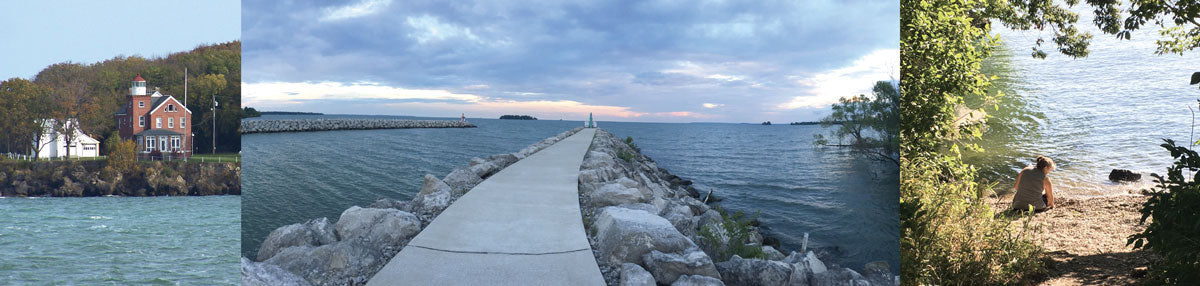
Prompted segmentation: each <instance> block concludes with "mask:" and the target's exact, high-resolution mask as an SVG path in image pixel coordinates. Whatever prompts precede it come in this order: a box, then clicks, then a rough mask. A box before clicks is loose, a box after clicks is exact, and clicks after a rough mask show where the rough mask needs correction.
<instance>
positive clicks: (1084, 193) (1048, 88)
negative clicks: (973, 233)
mask: <svg viewBox="0 0 1200 286" xmlns="http://www.w3.org/2000/svg"><path fill="white" fill-rule="evenodd" d="M1079 6H1080V7H1076V8H1075V9H1073V11H1075V12H1077V13H1080V21H1079V24H1078V27H1079V28H1080V30H1082V31H1089V32H1091V33H1092V34H1093V36H1094V38H1093V39H1092V44H1091V47H1090V48H1089V49H1090V50H1091V54H1090V55H1089V56H1088V57H1086V58H1079V59H1071V58H1070V57H1067V56H1064V55H1061V54H1057V53H1056V52H1053V44H1049V43H1047V45H1049V46H1047V48H1048V49H1049V50H1051V51H1050V56H1049V57H1048V58H1046V59H1034V58H1032V57H1030V56H1029V53H1030V49H1029V48H1030V47H1031V46H1032V45H1033V43H1034V41H1035V40H1036V39H1037V36H1038V34H1037V32H1014V31H1009V30H1005V29H1003V28H998V29H997V32H996V33H995V34H996V35H999V36H1000V38H1001V39H1002V41H1003V42H1004V43H1005V45H1004V46H1003V47H1002V48H1001V50H999V51H997V54H998V55H997V56H996V57H994V58H993V59H990V60H989V62H988V63H987V64H985V68H984V71H985V73H990V74H991V75H996V76H999V80H998V85H999V86H1000V88H1001V89H1002V90H1004V91H1005V93H1006V94H1007V96H1006V98H1002V99H1001V103H1000V105H1001V109H1004V110H1001V111H995V110H992V109H990V108H989V109H988V110H987V111H988V112H989V113H991V114H992V115H993V116H995V118H991V119H989V130H991V131H989V132H990V133H991V134H985V135H984V141H983V142H982V143H981V145H982V146H983V147H984V149H986V151H985V153H986V154H985V155H977V156H972V158H971V160H969V162H971V163H974V164H976V165H978V166H980V168H981V169H982V172H983V174H982V175H983V176H984V178H987V179H989V180H991V181H994V182H996V183H998V184H999V186H998V187H997V188H998V189H1001V190H1011V189H1012V184H1013V182H1014V181H1015V176H1016V173H1017V171H1018V170H1020V169H1021V168H1023V167H1024V166H1027V165H1031V164H1033V160H1034V157H1036V156H1037V155H1046V156H1049V157H1050V158H1053V159H1054V160H1055V163H1057V165H1058V168H1057V170H1056V171H1055V172H1053V173H1051V178H1052V180H1053V182H1054V187H1055V188H1054V191H1055V192H1056V193H1061V194H1062V195H1064V196H1075V197H1092V196H1108V195H1117V194H1125V193H1129V192H1131V191H1132V192H1135V193H1136V191H1137V190H1141V189H1145V188H1149V187H1151V186H1152V183H1151V178H1150V176H1149V174H1150V173H1159V174H1163V173H1165V171H1166V168H1167V167H1168V166H1170V165H1171V162H1172V159H1171V157H1170V153H1168V152H1167V151H1166V150H1165V149H1163V148H1162V147H1160V146H1159V145H1161V144H1163V141H1162V139H1163V138H1167V139H1172V140H1175V141H1176V143H1177V144H1182V145H1184V146H1187V145H1188V144H1189V138H1191V140H1196V139H1200V133H1197V134H1196V136H1195V137H1193V135H1192V134H1191V131H1192V129H1191V125H1192V117H1193V114H1192V112H1191V111H1189V110H1188V107H1189V106H1190V107H1192V109H1193V110H1194V111H1196V112H1197V113H1200V110H1198V109H1197V106H1196V104H1197V102H1196V100H1197V99H1200V89H1197V86H1195V85H1188V80H1189V78H1190V76H1191V74H1192V73H1193V72H1197V71H1200V51H1191V52H1187V53H1185V54H1184V55H1183V56H1180V55H1177V54H1168V55H1155V54H1154V50H1155V47H1156V45H1155V42H1154V41H1155V40H1156V39H1159V38H1160V36H1159V35H1158V33H1157V32H1156V30H1157V27H1153V28H1152V29H1149V30H1144V31H1138V32H1136V33H1133V36H1132V40H1117V39H1115V37H1114V36H1111V35H1107V34H1102V33H1101V32H1100V31H1099V30H1098V29H1096V27H1095V25H1093V24H1092V23H1091V18H1092V11H1090V10H1089V9H1088V8H1089V7H1091V6H1087V5H1079ZM1041 36H1043V37H1046V39H1049V38H1051V37H1053V35H1048V34H1045V33H1043V34H1041ZM1197 119H1200V118H1197ZM1112 169H1130V170H1133V171H1135V172H1141V173H1142V174H1143V177H1142V181H1141V182H1139V183H1113V182H1110V181H1108V174H1109V171H1111V170H1112Z"/></svg>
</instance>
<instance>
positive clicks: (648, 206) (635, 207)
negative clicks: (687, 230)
mask: <svg viewBox="0 0 1200 286" xmlns="http://www.w3.org/2000/svg"><path fill="white" fill-rule="evenodd" d="M617 207H619V208H627V209H631V210H641V211H645V212H648V213H652V214H653V213H658V209H656V208H654V205H652V204H647V203H640V204H621V205H617ZM672 224H674V222H672Z"/></svg>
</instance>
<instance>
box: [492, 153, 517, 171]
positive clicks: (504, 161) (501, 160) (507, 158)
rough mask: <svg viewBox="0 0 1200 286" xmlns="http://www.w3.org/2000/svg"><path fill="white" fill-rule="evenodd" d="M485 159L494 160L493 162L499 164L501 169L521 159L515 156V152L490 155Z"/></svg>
mask: <svg viewBox="0 0 1200 286" xmlns="http://www.w3.org/2000/svg"><path fill="white" fill-rule="evenodd" d="M485 160H487V161H488V162H492V164H496V166H499V167H500V168H501V169H504V168H508V166H510V165H512V164H513V163H516V162H517V160H519V159H517V156H513V154H497V155H491V156H488V157H487V158H486V159H485Z"/></svg>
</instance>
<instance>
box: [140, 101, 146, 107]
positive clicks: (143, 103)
mask: <svg viewBox="0 0 1200 286" xmlns="http://www.w3.org/2000/svg"><path fill="white" fill-rule="evenodd" d="M138 107H146V102H145V101H138Z"/></svg>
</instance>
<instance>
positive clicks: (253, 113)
mask: <svg viewBox="0 0 1200 286" xmlns="http://www.w3.org/2000/svg"><path fill="white" fill-rule="evenodd" d="M259 116H262V112H258V110H255V109H254V108H253V107H249V106H247V107H243V108H242V118H251V117H259Z"/></svg>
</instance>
